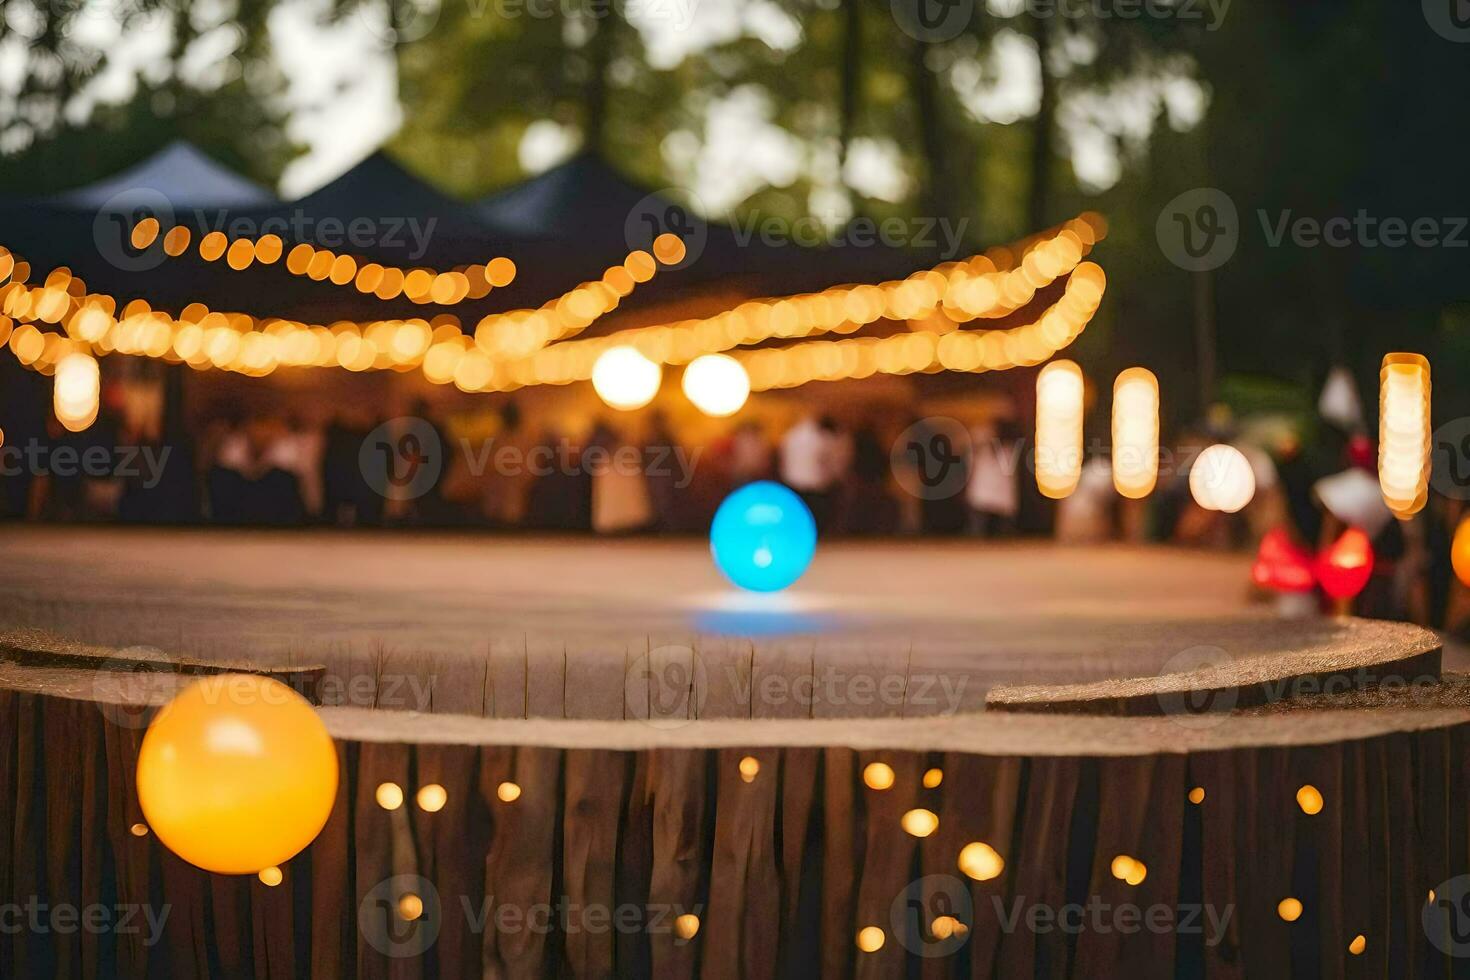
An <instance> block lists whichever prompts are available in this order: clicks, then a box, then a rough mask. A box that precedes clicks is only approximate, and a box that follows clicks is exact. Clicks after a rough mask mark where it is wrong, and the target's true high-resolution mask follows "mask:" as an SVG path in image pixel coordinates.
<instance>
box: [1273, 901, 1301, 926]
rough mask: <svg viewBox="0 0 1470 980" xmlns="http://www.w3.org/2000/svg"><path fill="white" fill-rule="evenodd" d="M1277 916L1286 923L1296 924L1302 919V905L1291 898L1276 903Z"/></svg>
mask: <svg viewBox="0 0 1470 980" xmlns="http://www.w3.org/2000/svg"><path fill="white" fill-rule="evenodd" d="M1276 914H1277V915H1279V916H1281V918H1282V920H1283V921H1285V922H1295V921H1296V920H1297V919H1300V918H1301V917H1302V903H1301V901H1300V900H1298V899H1295V898H1291V897H1290V896H1288V897H1286V898H1283V899H1282V900H1281V901H1279V902H1277V903H1276Z"/></svg>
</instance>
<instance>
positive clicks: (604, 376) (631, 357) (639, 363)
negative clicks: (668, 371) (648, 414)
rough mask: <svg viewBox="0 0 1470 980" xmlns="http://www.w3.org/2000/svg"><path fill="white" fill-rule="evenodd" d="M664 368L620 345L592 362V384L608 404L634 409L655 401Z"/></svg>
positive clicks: (611, 406) (636, 351)
mask: <svg viewBox="0 0 1470 980" xmlns="http://www.w3.org/2000/svg"><path fill="white" fill-rule="evenodd" d="M662 377H663V369H662V368H660V367H659V366H658V365H657V364H655V363H654V362H653V361H650V360H649V359H648V358H646V357H644V356H643V355H642V354H641V353H639V351H638V349H637V348H636V347H629V346H626V345H620V346H618V347H610V348H608V349H607V350H605V351H603V352H602V355H601V356H599V357H598V358H597V362H596V363H595V364H593V365H592V387H593V388H594V389H596V391H597V396H598V397H599V398H601V399H602V400H603V401H604V402H606V403H607V405H608V407H610V408H616V409H618V410H619V411H624V412H627V411H632V410H633V409H635V408H642V407H643V406H644V405H647V404H648V403H649V402H651V401H653V396H654V395H657V394H658V386H659V382H660V380H662Z"/></svg>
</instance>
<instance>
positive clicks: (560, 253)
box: [0, 143, 948, 333]
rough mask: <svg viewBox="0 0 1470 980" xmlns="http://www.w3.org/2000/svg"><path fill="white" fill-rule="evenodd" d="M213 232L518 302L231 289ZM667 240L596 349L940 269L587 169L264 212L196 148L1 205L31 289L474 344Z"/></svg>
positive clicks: (246, 281)
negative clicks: (658, 319) (469, 277)
mask: <svg viewBox="0 0 1470 980" xmlns="http://www.w3.org/2000/svg"><path fill="white" fill-rule="evenodd" d="M129 182H134V183H129ZM128 191H132V192H134V193H127V192H128ZM86 202H94V203H90V204H89V203H86ZM241 202H244V203H241ZM144 213H157V214H158V216H159V217H160V220H161V221H162V222H163V223H164V224H165V226H167V225H169V224H171V223H180V224H184V225H186V226H188V227H189V228H190V230H191V232H192V234H193V240H192V244H191V247H190V248H189V249H188V250H187V251H186V252H185V253H184V254H183V255H182V256H179V257H175V258H169V257H166V256H164V254H163V253H162V246H161V238H160V240H159V241H158V242H155V243H154V245H153V246H152V248H151V249H150V250H148V251H147V252H145V253H143V254H139V253H137V252H136V251H135V250H133V249H132V248H131V246H130V245H129V244H128V243H127V229H128V228H129V227H130V226H131V224H132V222H133V221H135V220H137V218H139V217H141V216H142V215H143V214H144ZM210 231H222V232H224V233H225V234H226V235H227V236H229V237H231V238H233V237H236V236H239V235H245V236H249V237H259V236H260V235H262V234H265V233H268V232H269V233H274V234H277V235H279V236H280V237H281V238H282V240H283V241H284V242H285V245H286V248H287V249H289V248H290V247H292V246H293V245H295V244H296V243H298V242H302V241H304V242H307V243H309V244H312V245H315V246H317V247H324V248H330V249H331V250H332V251H334V252H337V253H339V254H350V255H354V256H357V257H359V258H360V259H364V260H367V261H375V262H380V263H383V264H385V265H395V266H400V267H403V268H411V267H415V266H427V267H432V268H435V269H438V270H441V271H442V270H447V269H451V268H453V267H455V266H457V265H469V264H472V263H483V262H485V261H487V260H489V259H491V258H493V257H496V256H502V255H503V256H507V257H509V258H511V259H512V260H513V261H515V263H516V266H517V270H518V271H517V275H516V279H515V281H514V282H513V283H512V284H511V285H510V286H508V287H505V288H501V289H496V290H493V291H492V292H491V293H490V294H489V296H487V297H485V298H484V299H482V300H471V301H466V302H462V303H460V304H457V305H455V306H452V307H438V306H433V305H426V304H416V303H413V302H411V301H409V300H407V299H406V298H399V299H397V300H393V301H389V302H383V301H380V300H378V299H377V298H376V297H373V296H370V295H363V294H361V293H359V292H358V291H356V290H355V289H352V288H350V287H342V286H336V285H333V284H331V283H329V282H316V281H313V280H311V279H309V278H307V277H304V276H294V275H291V274H289V273H288V272H287V271H286V269H285V268H284V264H285V263H284V261H280V262H277V263H275V264H274V265H270V266H266V265H260V264H256V265H253V266H251V267H250V268H248V269H246V270H244V271H239V272H237V271H234V270H231V269H229V268H228V267H227V266H226V264H225V263H224V262H223V261H215V262H207V261H205V260H204V259H202V258H201V257H200V256H199V254H198V248H197V243H198V241H199V239H200V237H201V236H202V235H204V234H205V233H207V232H210ZM663 231H670V232H673V233H675V234H677V235H679V237H681V238H682V239H684V240H685V241H686V243H687V248H688V258H687V259H686V260H685V261H684V262H683V263H681V264H680V266H679V267H677V268H675V269H670V270H666V271H663V272H661V273H660V274H659V275H657V276H655V277H654V279H653V280H652V281H650V282H648V283H644V284H642V285H640V286H639V287H638V288H637V289H636V290H635V291H634V292H633V294H632V295H630V296H629V297H627V298H626V299H625V300H624V301H623V302H622V303H621V304H620V306H619V309H618V311H617V312H616V313H614V314H613V315H612V316H610V317H608V318H606V321H605V323H602V324H598V325H595V326H594V328H593V331H592V332H593V333H596V332H599V330H601V329H615V328H616V326H617V324H618V321H619V320H620V319H621V318H620V316H619V314H628V313H630V312H634V311H640V310H641V311H645V312H647V311H650V310H652V309H655V308H658V307H661V306H665V305H668V304H670V303H674V302H678V301H682V300H686V299H690V298H694V297H697V296H698V295H700V294H702V293H713V292H718V293H719V294H720V295H722V296H729V295H732V294H733V295H737V296H739V295H743V296H763V295H764V296H768V295H783V294H789V293H796V292H804V291H814V290H819V289H822V288H825V287H827V286H831V285H836V284H841V283H853V282H875V281H881V280H884V279H893V278H900V277H902V276H904V275H907V274H909V273H911V272H913V271H914V270H915V269H919V268H924V267H926V266H931V265H933V264H935V263H937V262H938V261H941V259H942V258H945V257H948V256H940V255H938V254H937V251H936V250H932V249H898V248H891V247H885V246H881V245H871V246H860V245H847V246H837V247H823V248H810V247H801V246H795V245H786V244H778V243H770V242H765V241H762V240H761V239H760V237H759V236H757V235H749V236H747V235H745V234H744V232H743V231H742V230H740V229H736V228H733V227H731V226H730V225H727V224H722V223H718V222H711V221H706V220H704V219H702V218H700V217H699V216H698V215H696V214H694V213H693V212H692V211H690V210H689V209H688V208H686V207H684V206H683V205H681V204H679V203H678V202H676V201H674V200H673V199H672V198H670V197H668V196H666V195H663V194H661V193H658V192H655V191H653V190H652V189H649V188H646V187H643V186H640V185H638V184H637V183H635V182H633V181H631V180H628V179H627V178H626V177H624V176H622V175H621V174H620V173H618V171H617V170H616V169H615V168H613V167H612V166H610V165H608V164H607V163H606V162H605V161H603V160H602V159H601V158H600V157H598V156H596V155H594V154H591V153H583V154H578V155H577V156H575V157H573V158H572V159H571V160H569V161H567V162H565V163H563V164H560V165H558V166H556V167H553V168H551V169H550V170H548V171H546V172H544V173H542V174H540V175H538V176H535V177H532V178H530V179H528V180H526V181H523V182H521V183H519V184H516V185H514V186H512V187H510V188H507V189H505V190H502V191H500V192H498V193H496V194H493V195H491V196H490V197H488V198H485V199H483V200H481V201H480V202H478V203H476V204H473V205H471V204H465V203H462V202H459V201H457V200H455V199H454V198H452V197H449V196H447V195H445V194H444V193H442V192H441V191H439V190H437V189H436V188H434V187H433V186H432V185H430V184H428V183H427V182H425V181H423V180H421V179H420V178H418V177H416V176H415V175H413V174H411V173H410V172H408V171H407V170H405V169H404V168H403V167H401V166H400V165H398V164H397V163H395V162H394V161H392V160H391V159H390V158H389V157H388V156H387V155H386V154H384V153H383V152H382V151H378V152H375V153H373V154H372V155H370V156H369V157H367V158H366V159H364V160H363V161H361V162H360V163H358V164H357V165H356V166H354V167H352V168H351V169H349V170H348V171H347V172H345V173H344V174H342V175H341V176H340V177H338V178H337V179H335V180H333V181H331V182H330V183H328V184H327V185H325V186H323V187H322V188H320V189H319V190H317V191H314V192H312V193H311V194H308V195H306V196H305V197H302V198H300V199H298V200H295V201H289V202H272V200H271V199H270V198H269V195H268V194H267V192H265V191H263V190H261V189H260V188H257V187H255V186H254V185H253V184H250V183H249V182H248V181H246V180H245V179H244V178H241V177H239V176H238V175H235V174H233V173H231V172H230V171H229V170H227V169H226V168H224V167H222V166H221V165H219V164H217V163H214V162H213V161H210V160H209V159H208V158H207V157H205V156H204V155H203V154H202V153H201V152H200V151H198V150H197V149H195V148H193V147H192V146H190V145H188V144H185V143H175V144H171V145H170V146H169V147H166V148H165V149H164V150H162V151H160V152H159V153H157V154H155V155H154V156H153V157H150V158H149V159H148V160H145V161H143V162H142V163H140V164H139V165H138V166H136V167H134V168H131V169H130V170H128V171H125V172H124V173H122V174H118V175H115V176H114V177H111V178H107V179H106V180H103V181H99V182H97V183H95V184H91V185H88V186H87V187H84V188H80V189H78V190H76V191H73V192H68V193H66V194H62V195H58V196H54V197H51V198H47V199H40V200H33V201H27V202H21V203H11V204H7V205H0V244H4V245H5V246H7V247H9V248H10V249H12V250H13V251H15V252H17V253H19V254H20V255H21V256H23V257H24V258H26V259H28V260H29V261H30V262H31V263H32V265H33V268H34V269H35V272H36V274H37V276H38V277H41V276H44V275H45V273H46V272H48V271H49V270H50V269H52V268H55V267H57V266H62V265H65V266H67V267H69V268H70V269H71V270H72V271H73V272H74V273H75V274H76V275H78V276H80V277H82V279H83V280H84V281H85V282H86V283H87V285H88V288H89V289H92V290H94V291H100V292H106V293H109V294H111V295H113V296H116V297H118V298H119V299H120V300H128V299H132V298H135V297H141V298H144V299H146V300H148V301H149V302H150V303H151V304H152V305H153V306H155V307H156V308H159V309H165V310H170V311H177V310H178V309H180V308H182V306H183V305H185V304H187V303H189V302H191V301H195V300H198V301H202V302H205V303H206V304H207V305H208V306H209V307H210V308H211V309H217V310H227V311H240V312H246V313H250V314H253V315H256V316H280V317H288V318H293V319H298V320H302V321H304V322H312V323H330V322H333V321H336V320H341V319H358V320H366V319H377V318H383V317H408V316H423V317H429V316H433V315H435V314H437V313H440V312H451V313H453V314H455V315H456V316H458V317H459V318H460V322H461V323H462V324H463V325H464V327H465V329H466V330H467V331H468V330H472V329H473V327H474V324H475V323H476V322H478V320H479V319H480V318H481V317H483V316H485V315H486V314H489V313H495V312H501V311H505V310H509V309H518V308H534V307H538V306H540V305H542V304H543V303H545V302H547V301H548V300H551V299H554V298H555V297H557V296H559V295H561V294H562V293H563V292H565V291H567V290H569V289H572V288H574V287H575V286H576V285H577V284H578V283H580V282H584V281H587V280H590V279H596V278H598V277H600V276H601V274H602V272H603V270H605V269H606V268H607V267H608V266H609V265H613V264H616V263H618V262H621V261H622V259H623V258H624V256H625V255H626V254H627V252H628V251H629V250H630V249H631V248H647V247H648V246H649V245H651V243H652V240H653V238H654V237H655V236H656V235H657V234H659V233H661V232H663ZM642 319H644V320H646V316H645V317H643V318H642Z"/></svg>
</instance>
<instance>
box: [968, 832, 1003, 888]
mask: <svg viewBox="0 0 1470 980" xmlns="http://www.w3.org/2000/svg"><path fill="white" fill-rule="evenodd" d="M1005 867H1006V863H1005V860H1004V859H1003V858H1002V857H1001V856H1000V854H999V853H998V852H997V851H996V849H995V848H993V847H991V846H990V845H989V844H987V843H985V842H984V841H983V840H977V841H971V842H970V843H968V844H966V845H965V846H964V847H962V848H960V857H959V868H960V870H961V871H963V872H964V873H965V874H966V875H968V876H969V877H971V878H974V879H975V880H976V881H989V880H991V879H992V878H999V877H1000V873H1001V872H1002V871H1004V870H1005Z"/></svg>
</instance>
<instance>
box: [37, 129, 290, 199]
mask: <svg viewBox="0 0 1470 980" xmlns="http://www.w3.org/2000/svg"><path fill="white" fill-rule="evenodd" d="M140 190H144V191H152V192H155V193H158V194H162V195H164V196H165V197H167V198H168V200H169V202H170V203H171V204H172V205H173V207H174V208H176V209H182V208H212V209H217V208H259V207H267V206H269V205H271V204H274V203H276V200H277V199H276V196H275V195H274V194H272V193H271V192H270V191H268V190H266V189H265V188H264V187H261V186H260V185H258V184H255V183H253V182H251V181H249V180H247V179H246V178H244V177H242V176H240V175H239V174H237V173H235V172H234V171H233V170H230V169H229V168H227V167H225V166H223V165H221V164H219V163H216V162H215V161H214V160H213V159H211V158H210V157H209V156H208V155H207V154H205V153H204V152H203V151H201V150H200V149H199V148H198V147H196V146H195V145H194V144H193V143H190V142H189V141H187V140H174V141H173V142H172V143H170V144H168V145H167V146H165V147H164V148H163V149H161V150H159V151H158V152H157V153H155V154H153V155H152V156H150V157H148V158H147V159H145V160H143V161H141V162H139V163H137V164H135V165H134V166H131V167H129V168H128V169H126V170H123V171H120V172H119V173H115V174H112V175H111V176H109V177H104V178H102V179H101V180H97V181H93V182H92V183H90V184H84V185H83V186H81V187H76V188H73V189H72V190H69V191H63V192H62V193H60V194H55V195H52V196H50V197H47V198H43V199H41V201H40V202H39V203H43V204H49V205H52V206H55V207H61V208H74V209H78V210H86V211H96V210H98V209H99V208H104V207H107V206H108V203H109V202H111V201H113V200H114V199H115V198H117V197H118V196H119V195H128V194H133V193H136V192H137V191H140Z"/></svg>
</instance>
